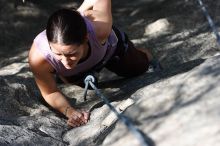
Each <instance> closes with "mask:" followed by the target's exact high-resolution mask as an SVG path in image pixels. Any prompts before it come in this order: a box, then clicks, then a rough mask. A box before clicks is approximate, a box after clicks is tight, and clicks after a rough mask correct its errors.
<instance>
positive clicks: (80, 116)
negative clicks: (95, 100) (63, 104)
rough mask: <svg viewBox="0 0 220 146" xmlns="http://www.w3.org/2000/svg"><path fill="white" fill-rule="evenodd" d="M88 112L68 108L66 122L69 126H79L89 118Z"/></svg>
mask: <svg viewBox="0 0 220 146" xmlns="http://www.w3.org/2000/svg"><path fill="white" fill-rule="evenodd" d="M89 116H90V114H89V112H86V111H77V110H75V109H73V108H71V109H69V110H68V112H67V118H68V120H67V124H68V125H69V126H71V127H73V128H74V127H79V126H81V125H84V124H86V123H87V122H88V120H89Z"/></svg>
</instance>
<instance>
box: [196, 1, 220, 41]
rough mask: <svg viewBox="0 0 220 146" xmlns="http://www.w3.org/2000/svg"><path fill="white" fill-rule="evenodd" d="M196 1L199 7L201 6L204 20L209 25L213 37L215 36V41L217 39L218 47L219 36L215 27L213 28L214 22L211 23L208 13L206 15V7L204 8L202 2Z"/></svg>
mask: <svg viewBox="0 0 220 146" xmlns="http://www.w3.org/2000/svg"><path fill="white" fill-rule="evenodd" d="M197 1H198V3H199V5H200V6H201V9H202V12H203V13H204V15H205V17H206V19H207V20H208V23H209V25H210V27H211V29H212V31H213V33H214V34H215V36H216V39H217V42H218V44H219V45H220V35H219V33H218V30H217V28H216V26H215V24H214V22H213V20H212V18H211V16H210V15H209V13H208V11H207V9H206V7H205V5H204V3H203V1H202V0H197Z"/></svg>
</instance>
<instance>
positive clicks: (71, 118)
mask: <svg viewBox="0 0 220 146" xmlns="http://www.w3.org/2000/svg"><path fill="white" fill-rule="evenodd" d="M70 122H72V123H74V124H75V125H76V126H80V125H82V124H83V122H82V121H81V119H79V117H77V116H76V115H75V114H73V115H72V116H71V117H70Z"/></svg>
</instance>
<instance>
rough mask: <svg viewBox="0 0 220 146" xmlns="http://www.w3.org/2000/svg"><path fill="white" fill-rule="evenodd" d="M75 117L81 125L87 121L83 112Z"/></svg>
mask: <svg viewBox="0 0 220 146" xmlns="http://www.w3.org/2000/svg"><path fill="white" fill-rule="evenodd" d="M77 117H78V118H79V119H78V120H79V121H80V123H81V124H85V123H86V122H87V120H86V119H85V118H84V114H83V112H79V113H78V114H77Z"/></svg>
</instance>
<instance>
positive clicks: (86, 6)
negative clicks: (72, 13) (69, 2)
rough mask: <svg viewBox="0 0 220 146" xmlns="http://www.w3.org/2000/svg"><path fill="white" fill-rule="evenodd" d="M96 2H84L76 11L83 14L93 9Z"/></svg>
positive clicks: (87, 0)
mask: <svg viewBox="0 0 220 146" xmlns="http://www.w3.org/2000/svg"><path fill="white" fill-rule="evenodd" d="M96 1H97V0H84V1H83V3H82V4H81V6H80V7H79V8H78V9H77V11H79V12H82V13H83V12H84V11H87V10H90V9H92V8H93V5H94V4H95V3H96Z"/></svg>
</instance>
